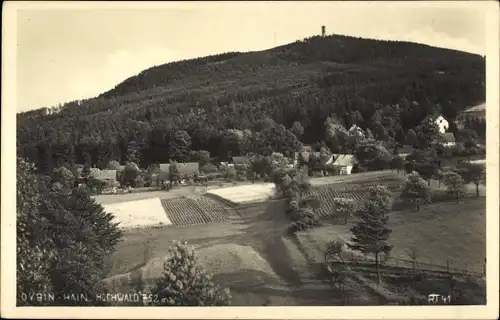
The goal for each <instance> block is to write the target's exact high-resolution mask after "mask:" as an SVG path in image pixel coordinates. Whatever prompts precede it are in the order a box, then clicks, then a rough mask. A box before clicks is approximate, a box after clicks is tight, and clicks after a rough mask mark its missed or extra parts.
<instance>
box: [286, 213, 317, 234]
mask: <svg viewBox="0 0 500 320" xmlns="http://www.w3.org/2000/svg"><path fill="white" fill-rule="evenodd" d="M290 217H291V219H292V221H293V222H292V223H291V224H290V225H289V226H288V232H289V233H291V234H294V233H296V232H299V231H303V230H306V229H311V228H315V227H319V226H321V223H320V221H319V219H318V218H317V217H316V215H315V214H314V212H312V210H310V209H299V210H294V211H293V212H292V213H291V215H290Z"/></svg>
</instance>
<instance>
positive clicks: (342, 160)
mask: <svg viewBox="0 0 500 320" xmlns="http://www.w3.org/2000/svg"><path fill="white" fill-rule="evenodd" d="M357 163H358V162H357V160H356V157H355V156H354V155H352V154H333V155H332V156H331V157H330V159H328V161H327V162H326V163H325V164H326V166H327V167H330V168H332V169H333V170H334V171H335V172H338V174H340V175H348V174H351V172H352V168H354V166H355V165H356V164H357Z"/></svg>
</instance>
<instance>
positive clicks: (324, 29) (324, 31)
mask: <svg viewBox="0 0 500 320" xmlns="http://www.w3.org/2000/svg"><path fill="white" fill-rule="evenodd" d="M325 34H326V27H325V26H321V36H322V37H324V36H325Z"/></svg>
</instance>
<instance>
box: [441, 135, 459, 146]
mask: <svg viewBox="0 0 500 320" xmlns="http://www.w3.org/2000/svg"><path fill="white" fill-rule="evenodd" d="M439 143H440V144H441V145H442V146H443V147H445V148H451V147H454V146H455V145H456V141H455V135H454V134H453V133H452V132H445V133H443V134H441V136H440V139H439Z"/></svg>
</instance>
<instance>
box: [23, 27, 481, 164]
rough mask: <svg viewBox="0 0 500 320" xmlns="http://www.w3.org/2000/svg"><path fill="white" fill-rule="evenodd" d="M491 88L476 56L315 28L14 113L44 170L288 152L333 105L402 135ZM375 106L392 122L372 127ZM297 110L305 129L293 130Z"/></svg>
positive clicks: (309, 136) (26, 147) (347, 119)
mask: <svg viewBox="0 0 500 320" xmlns="http://www.w3.org/2000/svg"><path fill="white" fill-rule="evenodd" d="M484 98H485V60H484V58H483V57H481V56H478V55H472V54H468V53H464V52H458V51H453V50H445V49H438V48H433V47H429V46H426V45H420V44H413V43H404V42H391V41H376V40H368V39H358V38H353V37H346V36H337V35H335V36H328V37H324V38H322V37H312V38H309V39H305V40H303V41H297V42H294V43H291V44H288V45H285V46H281V47H277V48H273V49H270V50H265V51H259V52H249V53H239V52H235V53H225V54H221V55H216V56H211V57H205V58H199V59H192V60H186V61H181V62H174V63H169V64H165V65H162V66H156V67H153V68H150V69H148V70H145V71H143V72H141V73H140V74H139V75H136V76H133V77H131V78H129V79H127V80H125V81H124V82H122V83H120V84H119V85H117V86H116V87H115V88H113V89H112V90H109V91H107V92H105V93H103V94H102V95H100V96H99V97H96V98H93V99H87V100H83V101H76V102H70V103H67V104H65V105H63V106H61V107H59V108H55V109H51V111H50V112H49V114H48V111H47V110H48V109H40V110H35V111H30V112H25V113H22V114H18V154H19V155H21V156H25V157H28V158H30V159H31V160H32V161H33V162H35V163H36V164H37V166H38V167H39V168H41V169H42V170H44V171H46V170H51V168H53V167H54V166H56V165H58V164H60V163H68V162H69V163H75V162H76V163H84V162H90V163H91V164H94V165H97V166H99V167H104V166H105V165H106V163H107V162H108V161H109V160H110V159H117V160H118V161H125V160H126V159H134V157H135V158H137V159H134V160H137V161H139V162H141V165H143V166H147V165H148V164H151V163H157V162H165V161H168V160H169V159H177V160H183V159H185V158H186V157H187V150H200V149H203V150H208V151H209V152H210V153H211V154H212V156H216V157H218V158H219V159H225V158H227V156H228V154H229V153H231V154H233V155H237V154H242V153H245V152H248V151H253V152H260V153H262V152H265V151H266V150H267V151H269V150H270V149H272V150H273V151H277V152H292V151H293V150H295V149H296V148H297V146H298V144H300V142H298V140H300V141H302V142H304V143H314V142H318V141H320V140H322V139H323V138H324V125H323V123H324V121H325V119H326V117H328V116H334V117H336V118H337V119H339V121H340V122H341V123H343V124H344V125H345V126H350V125H351V124H353V123H356V124H358V125H360V126H362V127H368V128H370V129H372V131H374V134H375V138H377V135H379V138H380V137H382V138H380V140H384V137H385V138H394V139H400V138H401V136H402V135H404V133H405V132H406V131H407V130H408V129H410V128H413V127H414V126H416V125H417V124H418V123H419V122H420V121H421V119H423V118H424V117H425V116H426V115H427V114H429V113H431V112H433V111H434V108H435V106H436V105H439V106H440V108H441V110H442V112H443V114H444V115H445V116H446V117H448V118H453V117H455V115H456V114H457V112H459V111H460V110H462V109H464V108H466V107H468V106H470V105H471V104H474V103H477V102H481V101H484ZM375 115H377V116H376V118H378V117H379V116H380V121H381V123H382V124H383V126H384V127H385V128H386V129H385V130H386V132H382V133H380V134H379V133H377V128H375V127H373V119H374V116H375ZM297 121H298V122H299V123H300V125H301V126H302V127H303V128H304V132H303V134H302V133H300V132H297V131H296V130H295V131H294V130H292V125H293V123H294V122H297ZM228 129H240V130H243V129H248V130H249V133H248V136H249V137H250V138H249V139H248V141H247V143H246V144H245V145H242V144H240V143H235V141H234V139H231V134H232V133H231V132H228ZM179 131H181V133H179ZM184 131H185V132H184ZM299 131H300V130H299ZM255 132H259V133H261V134H260V136H258V137H257V135H256V134H254V133H255ZM186 133H187V135H186ZM179 143H180V144H181V147H180V148H179ZM179 149H180V150H181V151H182V152H180V153H179V152H178V150H179ZM137 154H139V155H140V156H136V155H137Z"/></svg>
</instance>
